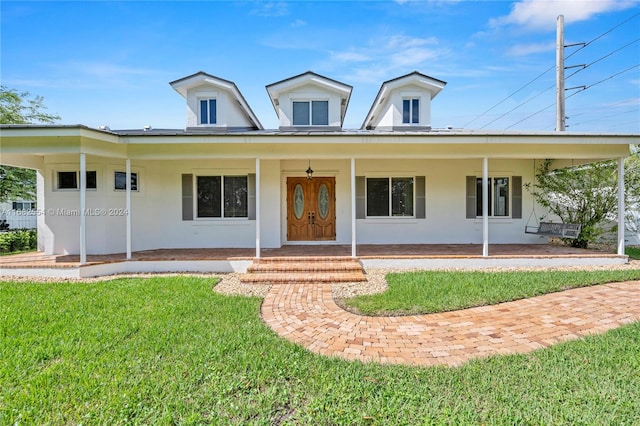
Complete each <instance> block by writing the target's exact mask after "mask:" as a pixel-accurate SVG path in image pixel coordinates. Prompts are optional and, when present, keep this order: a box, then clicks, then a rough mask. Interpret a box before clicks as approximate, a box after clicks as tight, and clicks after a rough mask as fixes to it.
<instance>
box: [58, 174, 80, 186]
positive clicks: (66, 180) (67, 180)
mask: <svg viewBox="0 0 640 426" xmlns="http://www.w3.org/2000/svg"><path fill="white" fill-rule="evenodd" d="M58 189H78V173H77V172H58Z"/></svg>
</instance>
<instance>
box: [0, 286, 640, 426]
mask: <svg viewBox="0 0 640 426" xmlns="http://www.w3.org/2000/svg"><path fill="white" fill-rule="evenodd" d="M213 284H214V282H213V281H212V280H207V279H201V278H192V277H171V278H159V277H158V278H151V279H139V278H135V279H134V278H131V279H124V278H122V279H117V280H114V281H107V282H97V283H57V284H55V283H54V284H27V283H2V282H0V424H1V425H9V424H26V425H31V424H38V425H39V424H53V425H58V424H81V423H82V424H86V425H92V424H109V425H131V424H133V425H135V424H145V425H151V424H153V425H163V424H166V425H169V424H194V425H195V424H198V425H200V424H216V425H217V424H242V425H245V424H249V425H269V424H309V425H341V424H344V425H389V424H394V425H396V424H399V425H403V424H404V425H414V424H456V425H457V424H483V423H484V424H491V425H493V424H505V425H506V424H509V425H512V424H540V425H546V424H571V425H573V424H590V425H591V424H602V425H606V424H617V425H622V424H628V425H629V424H639V423H640V411H639V410H640V404H639V403H638V401H640V380H639V379H638V374H639V372H640V350H638V348H640V323H635V324H631V325H628V326H625V327H621V328H619V329H616V330H612V331H610V332H608V333H606V334H603V335H598V336H590V337H588V338H585V339H583V340H580V341H574V342H568V343H564V344H559V345H556V346H553V347H551V348H548V349H544V350H540V351H536V352H533V353H531V354H526V355H515V356H497V357H492V358H488V359H483V360H477V361H472V362H470V363H468V364H465V365H463V366H461V367H459V368H444V367H437V368H414V367H408V366H382V365H377V364H362V363H359V362H347V361H343V360H338V359H330V358H325V357H321V356H317V355H314V354H311V353H309V352H307V351H306V350H304V349H302V348H300V347H298V346H296V345H293V344H291V343H289V342H287V341H285V340H283V339H281V338H279V337H278V336H276V335H275V334H274V333H273V332H272V331H271V330H270V329H268V328H267V327H266V326H265V325H264V324H263V323H262V322H261V320H260V318H259V308H260V303H261V300H260V299H258V298H243V297H227V296H221V295H219V294H216V293H214V292H212V291H211V288H212V286H213Z"/></svg>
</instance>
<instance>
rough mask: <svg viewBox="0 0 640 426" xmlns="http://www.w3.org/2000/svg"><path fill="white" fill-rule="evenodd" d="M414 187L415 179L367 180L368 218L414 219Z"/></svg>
mask: <svg viewBox="0 0 640 426" xmlns="http://www.w3.org/2000/svg"><path fill="white" fill-rule="evenodd" d="M413 187H414V178H413V177H383V178H379V177H372V178H367V180H366V201H367V206H366V209H367V217H390V216H392V217H414V215H415V213H414V188H413Z"/></svg>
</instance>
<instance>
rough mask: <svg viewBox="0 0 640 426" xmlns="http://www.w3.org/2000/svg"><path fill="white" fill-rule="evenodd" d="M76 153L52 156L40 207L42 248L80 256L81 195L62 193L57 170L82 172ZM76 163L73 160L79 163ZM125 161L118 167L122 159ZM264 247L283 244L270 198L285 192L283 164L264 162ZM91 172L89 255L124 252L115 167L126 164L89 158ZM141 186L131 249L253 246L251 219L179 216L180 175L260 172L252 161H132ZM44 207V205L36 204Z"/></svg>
mask: <svg viewBox="0 0 640 426" xmlns="http://www.w3.org/2000/svg"><path fill="white" fill-rule="evenodd" d="M77 158H78V156H75V155H73V156H57V157H50V158H49V160H48V161H47V164H46V166H45V170H44V172H43V174H42V181H43V182H42V185H41V187H42V192H43V194H44V198H46V207H43V208H39V211H41V212H42V215H41V216H39V217H40V221H41V222H42V223H41V224H39V232H41V233H42V235H43V238H44V236H45V235H47V236H48V237H47V238H44V240H43V241H42V242H41V245H40V247H41V249H43V250H45V252H46V253H49V254H67V253H71V254H77V253H79V250H80V244H79V238H80V237H79V235H80V231H79V228H80V217H79V214H80V210H79V207H80V195H79V194H80V193H79V191H78V190H57V189H56V187H55V185H56V173H57V171H74V170H78V169H79V163H78V161H77ZM74 161H75V162H74ZM119 162H120V164H118V163H119ZM261 169H262V176H261V198H262V208H261V221H262V222H261V223H262V232H261V233H262V240H261V244H262V247H265V248H268V247H280V214H279V213H280V212H279V210H278V209H274V208H273V205H272V204H271V202H270V201H271V200H278V199H279V197H280V187H279V180H280V178H279V161H273V160H271V161H263V162H262V164H261ZM87 170H95V171H96V172H97V179H98V184H97V187H98V188H97V189H95V190H87V197H86V209H87V211H88V212H89V216H88V217H87V220H86V226H87V231H86V235H87V253H88V254H107V253H123V252H125V251H126V209H125V208H126V200H125V196H126V193H125V191H116V190H114V188H113V185H114V182H113V179H114V178H113V175H114V172H115V171H124V170H125V164H124V162H123V161H118V160H113V159H108V158H101V157H93V156H88V157H87ZM131 171H132V173H138V188H139V190H138V191H132V192H131V210H132V219H131V229H132V250H133V251H140V250H151V249H158V248H215V247H245V248H246V247H255V221H253V220H248V219H240V218H239V219H195V220H192V221H183V220H182V204H181V202H182V194H181V190H182V188H181V177H182V174H193V175H243V174H249V173H255V160H226V159H225V160H184V161H144V162H142V161H132V163H131ZM39 205H43V206H44V204H39Z"/></svg>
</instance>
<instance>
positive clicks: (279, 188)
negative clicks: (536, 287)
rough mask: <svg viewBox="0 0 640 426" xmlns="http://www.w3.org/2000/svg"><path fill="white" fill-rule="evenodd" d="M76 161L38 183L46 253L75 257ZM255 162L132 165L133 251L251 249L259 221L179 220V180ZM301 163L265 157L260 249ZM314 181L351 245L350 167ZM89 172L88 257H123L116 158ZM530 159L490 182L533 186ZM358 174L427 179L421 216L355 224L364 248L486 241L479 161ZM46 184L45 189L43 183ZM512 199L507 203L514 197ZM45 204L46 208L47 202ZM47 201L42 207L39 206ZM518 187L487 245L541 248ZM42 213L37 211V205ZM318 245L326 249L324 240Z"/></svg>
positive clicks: (279, 238)
mask: <svg viewBox="0 0 640 426" xmlns="http://www.w3.org/2000/svg"><path fill="white" fill-rule="evenodd" d="M77 159H78V156H76V155H70V156H55V157H49V158H48V159H47V161H46V165H45V169H44V171H43V172H42V175H41V176H42V177H41V178H40V176H39V179H38V183H39V184H41V187H39V194H40V191H41V192H42V193H43V194H44V197H43V198H44V199H43V200H41V199H40V198H41V197H38V202H39V210H40V211H42V212H43V214H42V215H41V216H39V219H38V220H39V232H41V233H42V238H44V241H41V243H42V244H41V247H43V248H44V249H45V250H46V252H47V253H50V254H53V253H55V254H63V253H74V254H76V253H78V252H79V226H80V218H79V214H80V211H79V203H80V197H79V191H78V190H57V189H56V188H55V181H56V172H57V171H72V170H78V169H79V165H78V160H77ZM255 165H256V163H255V160H254V159H235V160H230V159H208V160H171V161H169V160H167V161H132V164H131V170H132V172H133V173H138V186H139V190H138V191H132V193H131V208H132V250H133V251H141V250H150V249H159V248H213V247H222V248H224V247H244V248H251V247H255V241H256V240H255V238H256V236H255V230H256V222H255V221H253V220H248V219H244V218H242V219H194V220H192V221H183V220H182V204H181V203H182V193H181V191H182V186H181V177H182V174H193V175H194V176H197V175H244V174H252V173H255V170H256V168H255ZM308 165H309V163H308V161H307V160H261V163H260V169H261V175H260V179H259V180H260V204H261V209H260V219H261V236H260V237H261V247H263V248H271V247H280V246H281V245H282V244H286V243H287V237H286V232H287V223H286V215H287V205H286V196H287V193H286V179H287V177H289V176H304V170H306V168H307V167H308ZM311 166H312V168H313V169H314V176H317V177H320V176H334V177H335V179H336V240H335V241H331V242H328V243H329V244H350V243H351V171H350V160H312V161H311ZM87 170H95V171H96V172H97V179H98V184H97V186H98V188H97V189H96V190H87V197H86V208H87V211H88V212H89V215H88V217H87V220H86V223H87V230H86V234H87V252H88V254H106V253H123V252H125V251H126V233H125V229H126V214H125V213H126V212H125V192H124V191H116V190H114V188H113V174H114V171H124V170H125V165H124V161H122V160H114V159H109V158H102V157H95V156H88V157H87ZM532 172H533V167H532V161H531V160H489V175H490V176H492V177H493V176H500V177H502V176H509V177H510V176H522V180H523V184H525V183H527V182H531V180H532ZM356 175H357V176H364V177H397V176H405V177H406V176H425V185H426V219H416V218H394V217H390V218H366V219H358V220H357V238H358V241H357V242H358V243H360V244H403V243H404V244H410V243H411V244H442V243H482V220H481V218H477V219H466V218H465V212H466V209H465V203H466V195H465V189H466V181H465V177H466V176H470V175H475V176H481V175H482V160H481V159H473V160H410V159H407V160H356ZM41 181H42V182H41ZM510 198H511V197H510ZM45 200H46V201H45ZM45 202H46V204H44V203H45ZM532 203H533V201H532V198H531V196H530V195H529V194H528V193H527V192H526V191H525V190H523V201H522V216H523V218H522V219H512V218H491V219H490V220H489V227H490V228H489V231H490V242H491V243H544V242H546V239H545V238H541V237H538V236H535V235H528V234H525V233H524V227H525V223H526V222H527V219H528V217H529V213H530V211H531V208H532ZM40 206H42V207H40ZM323 244H324V242H323Z"/></svg>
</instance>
